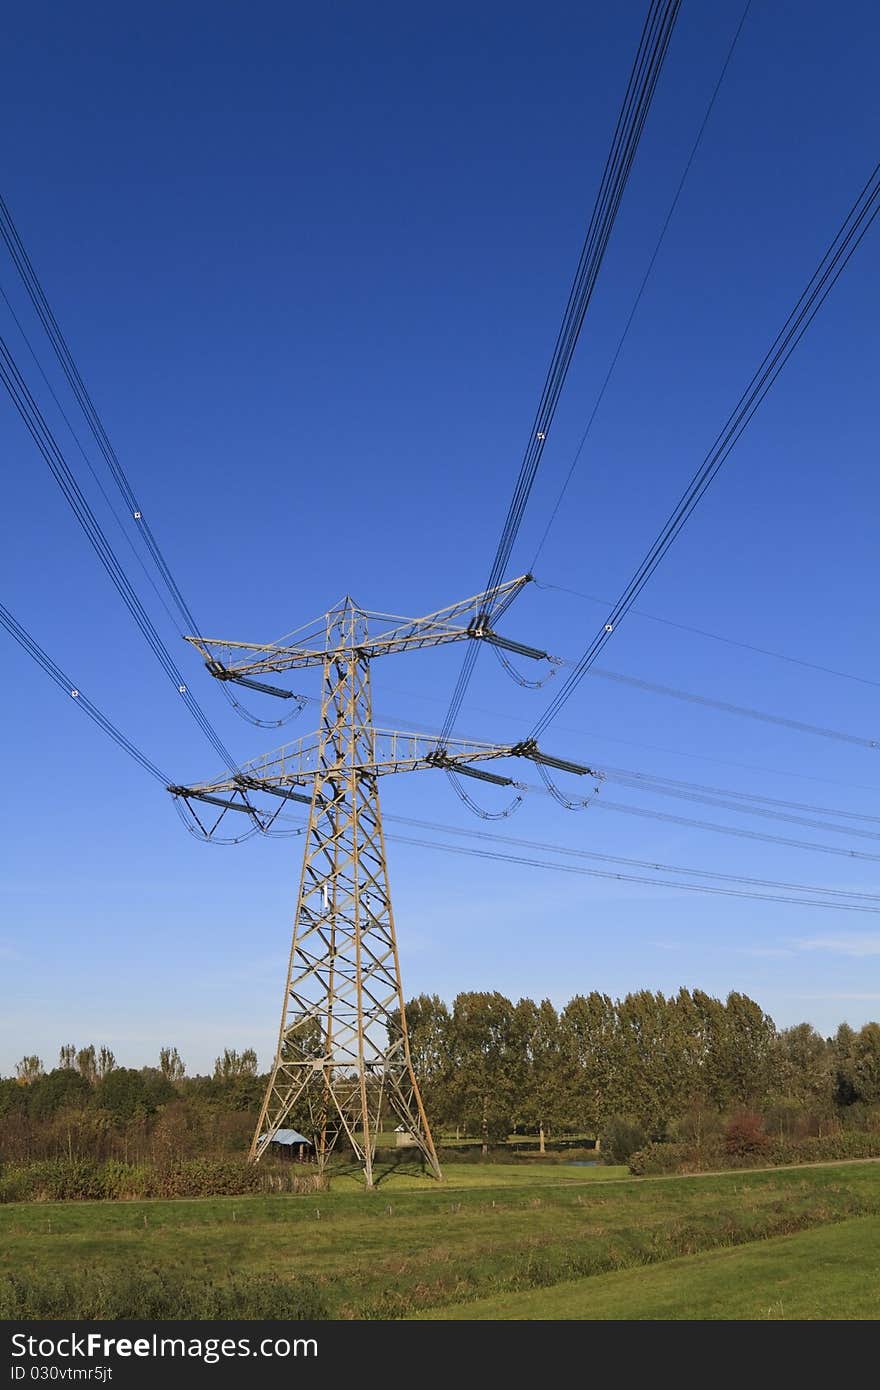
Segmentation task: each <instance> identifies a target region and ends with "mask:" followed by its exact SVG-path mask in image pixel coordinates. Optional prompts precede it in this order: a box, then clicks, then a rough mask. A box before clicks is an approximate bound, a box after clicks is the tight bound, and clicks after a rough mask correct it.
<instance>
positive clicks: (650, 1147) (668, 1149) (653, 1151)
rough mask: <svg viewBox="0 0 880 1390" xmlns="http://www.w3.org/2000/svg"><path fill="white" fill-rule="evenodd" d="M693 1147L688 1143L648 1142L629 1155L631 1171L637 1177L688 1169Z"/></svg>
mask: <svg viewBox="0 0 880 1390" xmlns="http://www.w3.org/2000/svg"><path fill="white" fill-rule="evenodd" d="M691 1152H692V1151H691V1149H690V1148H689V1147H688V1145H687V1144H656V1143H655V1144H646V1145H645V1147H644V1148H643V1149H636V1151H635V1153H633V1154H630V1156H629V1171H630V1172H631V1173H633V1174H634V1175H635V1177H637V1178H642V1177H645V1176H646V1175H650V1176H652V1177H653V1176H655V1175H656V1174H659V1173H682V1172H684V1171H685V1170H686V1167H687V1165H688V1159H689V1157H690V1154H691Z"/></svg>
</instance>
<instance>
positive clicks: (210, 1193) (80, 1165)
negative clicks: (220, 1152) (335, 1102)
mask: <svg viewBox="0 0 880 1390" xmlns="http://www.w3.org/2000/svg"><path fill="white" fill-rule="evenodd" d="M324 1185H325V1182H324V1180H323V1179H322V1178H319V1177H318V1174H317V1173H316V1172H315V1170H314V1169H311V1168H301V1169H299V1170H298V1171H297V1167H294V1165H292V1164H285V1165H284V1166H283V1167H281V1166H276V1167H267V1166H264V1165H262V1164H261V1165H259V1166H258V1165H255V1164H249V1163H246V1162H245V1161H244V1160H243V1159H237V1158H199V1159H189V1160H185V1161H182V1162H180V1163H176V1164H174V1165H171V1166H169V1167H155V1166H153V1165H151V1164H145V1163H141V1164H134V1163H120V1162H119V1161H118V1160H116V1159H108V1160H107V1161H105V1162H100V1161H99V1160H97V1159H88V1158H74V1159H66V1158H53V1159H42V1160H40V1161H38V1162H35V1163H21V1164H7V1165H6V1166H5V1167H4V1168H2V1170H0V1202H70V1201H103V1200H108V1199H110V1200H114V1199H116V1200H125V1199H131V1198H137V1197H237V1196H241V1195H243V1194H245V1193H249V1192H314V1191H317V1190H319V1189H320V1188H321V1187H323V1186H324Z"/></svg>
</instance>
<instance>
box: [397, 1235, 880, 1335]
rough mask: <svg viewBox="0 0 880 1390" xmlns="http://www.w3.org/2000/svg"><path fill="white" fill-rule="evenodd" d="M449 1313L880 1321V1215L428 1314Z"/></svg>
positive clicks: (510, 1316)
mask: <svg viewBox="0 0 880 1390" xmlns="http://www.w3.org/2000/svg"><path fill="white" fill-rule="evenodd" d="M419 1316H420V1317H427V1318H445V1319H455V1320H457V1321H458V1320H462V1319H481V1320H497V1319H530V1318H536V1319H546V1320H548V1321H560V1320H562V1321H565V1320H570V1319H578V1320H584V1319H592V1320H597V1319H603V1318H604V1319H625V1320H630V1321H637V1320H640V1319H647V1320H653V1321H670V1320H681V1319H695V1320H702V1319H741V1320H747V1321H755V1320H759V1319H763V1320H767V1319H770V1320H781V1319H786V1318H792V1319H796V1320H797V1319H805V1318H807V1319H849V1320H852V1319H870V1320H872V1321H873V1320H875V1319H876V1318H877V1317H878V1316H880V1218H878V1217H876V1216H863V1217H859V1218H856V1219H855V1220H852V1221H841V1222H839V1223H838V1224H837V1225H834V1226H824V1227H821V1228H819V1229H818V1230H814V1231H803V1232H801V1234H799V1235H796V1236H781V1237H776V1238H775V1239H771V1240H764V1241H759V1242H756V1243H754V1244H752V1245H747V1246H744V1247H741V1248H739V1249H736V1250H715V1251H712V1252H711V1253H710V1254H706V1255H690V1256H687V1257H686V1258H684V1259H678V1260H668V1261H667V1262H666V1263H665V1264H662V1265H655V1266H653V1267H652V1268H651V1269H625V1270H620V1271H618V1272H616V1273H614V1274H600V1275H597V1276H595V1277H594V1278H592V1279H578V1280H575V1281H572V1282H568V1283H563V1284H557V1285H556V1286H555V1287H554V1288H549V1289H530V1290H529V1291H528V1292H527V1293H518V1294H506V1295H503V1296H501V1297H499V1298H491V1299H479V1300H477V1301H476V1302H472V1303H462V1304H457V1305H452V1306H451V1307H447V1308H443V1309H437V1310H432V1311H430V1312H427V1313H422V1314H420V1315H419Z"/></svg>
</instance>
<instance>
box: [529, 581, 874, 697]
mask: <svg viewBox="0 0 880 1390" xmlns="http://www.w3.org/2000/svg"><path fill="white" fill-rule="evenodd" d="M535 587H536V588H538V589H552V590H554V591H555V592H556V593H558V594H571V595H572V597H573V598H582V599H586V601H587V602H588V603H595V604H597V605H598V607H599V608H605V609H607V608H609V607H610V606H611V600H610V599H607V598H597V597H596V595H595V594H585V593H583V592H582V591H581V590H580V589H569V588H567V587H566V586H565V585H564V584H548V583H547V582H546V581H545V580H540V579H536V580H535ZM630 612H631V613H632V614H633V616H634V617H636V618H645V619H646V620H647V621H648V622H651V623H662V624H663V626H664V627H673V628H676V629H677V631H679V632H688V633H691V634H692V635H693V636H695V637H706V638H708V639H709V641H711V642H723V643H724V644H725V646H728V647H737V648H739V650H740V651H744V652H754V653H755V654H756V656H767V657H770V658H771V659H772V660H773V661H785V662H787V663H788V664H789V665H791V666H802V667H804V668H805V669H806V670H808V671H819V672H820V673H821V674H822V675H824V676H837V677H839V679H840V680H845V681H856V682H857V683H858V684H859V685H871V686H874V687H875V688H880V680H872V679H871V677H870V676H857V675H856V674H855V673H854V672H853V671H839V670H838V669H837V668H836V667H835V666H821V665H819V663H818V662H815V661H805V660H804V659H803V657H799V656H789V655H787V654H786V653H785V652H775V651H771V650H770V648H769V647H756V646H754V644H753V643H751V642H740V641H739V640H738V639H737V638H735V637H725V636H722V634H721V633H719V632H707V631H706V629H705V628H703V627H693V626H692V625H691V624H689V623H677V622H675V621H674V620H673V619H672V618H661V617H659V616H658V614H656V613H646V612H645V610H644V608H635V607H634V608H632V609H631V610H630Z"/></svg>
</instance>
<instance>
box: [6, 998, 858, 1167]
mask: <svg viewBox="0 0 880 1390" xmlns="http://www.w3.org/2000/svg"><path fill="white" fill-rule="evenodd" d="M407 1021H408V1028H409V1036H410V1045H411V1049H412V1054H413V1061H414V1064H415V1068H416V1073H417V1075H418V1077H419V1080H420V1083H421V1086H422V1091H423V1095H424V1099H425V1104H426V1107H427V1110H428V1114H429V1116H430V1118H431V1122H432V1125H433V1126H434V1128H435V1132H436V1133H438V1134H439V1135H440V1136H443V1135H444V1134H445V1135H450V1134H455V1133H456V1132H457V1133H458V1134H459V1135H461V1136H462V1137H465V1136H467V1137H473V1138H478V1139H479V1140H480V1141H481V1142H482V1143H483V1145H484V1146H486V1147H488V1146H489V1145H490V1144H493V1143H496V1142H498V1141H500V1140H503V1139H505V1138H506V1137H507V1135H508V1134H510V1133H511V1132H513V1131H514V1130H517V1131H519V1132H520V1133H525V1132H528V1133H531V1134H534V1135H535V1136H538V1137H539V1138H540V1140H541V1141H542V1142H543V1140H544V1138H545V1136H546V1137H549V1138H551V1139H553V1138H558V1137H562V1136H566V1135H568V1136H570V1135H583V1136H590V1137H597V1138H602V1139H605V1140H607V1139H608V1138H609V1137H610V1136H611V1135H613V1134H614V1133H615V1132H617V1133H618V1134H619V1133H620V1131H621V1127H625V1126H627V1125H629V1126H630V1127H631V1129H632V1130H633V1131H634V1132H636V1131H637V1132H639V1133H641V1135H642V1137H643V1138H651V1137H659V1136H664V1135H669V1134H677V1135H688V1136H693V1135H696V1136H699V1134H700V1132H701V1131H702V1130H706V1131H709V1130H711V1129H712V1127H713V1123H715V1122H716V1121H717V1118H718V1117H719V1116H723V1115H730V1114H732V1113H733V1112H735V1111H737V1110H738V1109H742V1108H743V1107H747V1108H750V1109H752V1110H756V1111H760V1112H761V1114H762V1115H763V1116H764V1117H765V1118H766V1120H767V1122H768V1124H769V1125H770V1126H771V1128H773V1129H774V1130H776V1131H778V1132H779V1133H785V1135H786V1136H790V1135H796V1134H808V1133H822V1132H828V1131H829V1130H831V1129H833V1128H835V1127H836V1126H837V1127H839V1126H840V1125H841V1124H843V1123H845V1124H847V1125H860V1124H862V1125H864V1124H868V1123H872V1124H873V1122H874V1116H872V1115H871V1113H870V1112H871V1107H876V1108H877V1109H876V1115H877V1116H878V1117H880V1025H878V1024H876V1023H869V1024H866V1025H865V1027H864V1028H862V1029H861V1030H860V1031H859V1032H856V1031H854V1030H853V1029H852V1028H850V1027H848V1026H847V1025H846V1024H842V1025H841V1027H840V1028H839V1029H838V1030H837V1033H836V1034H835V1036H834V1037H833V1038H823V1037H821V1036H820V1035H819V1034H818V1033H817V1032H816V1031H815V1030H814V1029H813V1028H812V1027H811V1026H810V1025H809V1024H806V1023H802V1024H798V1025H797V1026H795V1027H793V1028H787V1029H784V1030H782V1031H780V1030H777V1028H776V1026H775V1024H774V1023H773V1020H772V1019H771V1018H770V1017H769V1016H768V1015H767V1014H766V1013H765V1012H764V1011H763V1010H762V1009H761V1007H760V1005H758V1004H757V1003H755V1001H754V1000H753V999H750V998H748V997H747V996H746V995H743V994H736V993H734V994H730V995H729V996H728V998H727V999H726V1000H725V1001H722V1000H719V999H715V998H712V997H711V996H709V995H707V994H704V993H703V992H702V991H700V990H693V991H690V990H686V989H681V990H679V992H678V993H677V994H675V995H672V996H669V997H667V996H665V995H663V994H654V993H651V992H650V991H647V990H644V991H640V992H639V993H636V994H630V995H627V996H626V998H625V999H622V1000H613V999H611V998H610V997H609V996H608V995H605V994H599V993H592V994H587V995H576V996H575V997H574V998H573V999H571V1000H570V1001H569V1003H568V1004H566V1006H565V1007H564V1008H563V1009H562V1010H557V1009H556V1008H554V1006H553V1005H552V1004H551V1003H550V1001H549V1000H546V999H545V1000H542V1001H541V1002H540V1003H535V1002H534V1001H533V1000H531V999H520V1000H519V1001H518V1002H516V1003H514V1002H513V1001H512V1000H510V999H508V998H507V997H506V996H505V995H503V994H500V993H498V992H480V993H475V992H471V993H462V994H459V995H458V996H457V997H456V998H455V999H454V1000H453V1002H452V1004H451V1005H447V1004H446V1003H444V1001H443V1000H442V999H440V998H439V997H438V996H437V995H419V996H418V997H417V998H416V999H413V1000H412V1001H411V1002H410V1003H409V1004H408V1005H407ZM393 1026H395V1027H398V1028H399V1020H395V1021H394V1023H393ZM312 1041H313V1043H314V1042H315V1040H314V1039H313V1040H312ZM318 1045H319V1044H318ZM265 1082H266V1078H265V1077H264V1076H260V1075H258V1073H257V1056H256V1053H255V1052H254V1051H253V1049H252V1048H245V1049H244V1050H242V1051H240V1052H239V1051H236V1050H234V1049H231V1048H227V1049H225V1050H224V1052H223V1053H222V1054H221V1056H219V1057H218V1058H217V1060H216V1062H215V1066H214V1072H213V1076H211V1077H204V1076H202V1077H199V1076H196V1077H189V1076H187V1074H186V1065H185V1063H184V1061H183V1059H182V1058H181V1056H180V1054H179V1052H178V1051H177V1049H176V1048H174V1047H165V1048H163V1049H162V1051H161V1053H160V1055H159V1058H158V1065H157V1066H154V1067H144V1068H141V1069H139V1070H136V1069H133V1068H128V1067H120V1066H117V1065H116V1061H115V1058H114V1057H113V1054H112V1053H111V1052H110V1051H109V1049H108V1048H106V1047H105V1048H99V1049H96V1048H95V1047H94V1046H93V1045H91V1044H90V1045H89V1046H88V1047H83V1048H76V1047H74V1046H73V1045H66V1046H64V1047H62V1048H61V1052H60V1056H59V1066H58V1067H56V1068H54V1069H53V1070H51V1071H49V1072H46V1071H44V1069H43V1067H42V1064H41V1063H40V1061H39V1059H38V1058H34V1057H28V1058H23V1059H22V1061H21V1063H19V1065H18V1067H17V1068H16V1077H15V1078H14V1079H9V1080H6V1081H0V1159H2V1158H4V1157H6V1158H11V1157H16V1158H20V1157H27V1156H40V1157H42V1156H51V1155H52V1154H53V1153H55V1152H58V1151H59V1150H61V1151H64V1150H66V1151H72V1150H73V1149H74V1148H75V1149H77V1150H78V1151H80V1152H84V1153H90V1154H94V1155H95V1156H100V1157H110V1156H120V1157H123V1156H125V1157H130V1156H131V1155H132V1154H139V1155H141V1156H145V1157H150V1156H154V1155H155V1153H161V1154H165V1153H171V1152H177V1153H180V1154H197V1153H203V1152H205V1151H207V1150H211V1151H218V1152H224V1151H225V1152H234V1151H240V1150H241V1149H242V1148H244V1147H245V1146H246V1144H247V1142H248V1140H249V1138H250V1134H251V1133H252V1129H253V1124H254V1122H255V1117H256V1113H257V1112H258V1110H259V1105H260V1100H261V1097H262V1094H263V1089H264V1086H265ZM713 1117H714V1119H713ZM386 1122H387V1124H388V1126H390V1125H393V1124H394V1123H395V1120H394V1119H393V1117H391V1116H390V1115H389V1116H388V1117H387V1121H386ZM290 1123H291V1124H292V1125H294V1126H295V1127H297V1128H299V1129H302V1130H304V1131H305V1132H308V1127H309V1121H308V1116H307V1114H306V1112H305V1111H303V1112H302V1113H300V1112H299V1111H295V1112H292V1113H291V1116H290Z"/></svg>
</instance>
